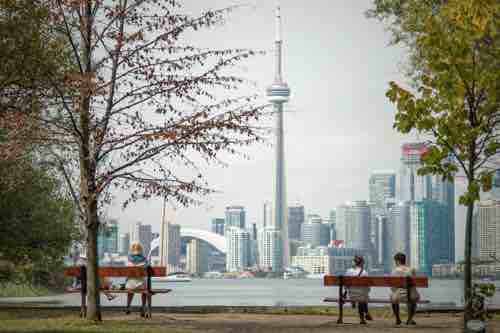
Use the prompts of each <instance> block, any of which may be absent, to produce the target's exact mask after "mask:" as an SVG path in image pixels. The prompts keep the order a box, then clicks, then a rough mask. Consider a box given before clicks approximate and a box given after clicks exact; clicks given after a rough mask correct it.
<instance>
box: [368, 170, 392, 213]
mask: <svg viewBox="0 0 500 333" xmlns="http://www.w3.org/2000/svg"><path fill="white" fill-rule="evenodd" d="M369 192H370V202H373V203H374V207H375V212H374V213H375V214H383V213H385V205H386V202H387V200H388V199H391V198H395V197H396V173H395V172H394V171H392V170H385V171H373V172H372V174H371V175H370V180H369Z"/></svg>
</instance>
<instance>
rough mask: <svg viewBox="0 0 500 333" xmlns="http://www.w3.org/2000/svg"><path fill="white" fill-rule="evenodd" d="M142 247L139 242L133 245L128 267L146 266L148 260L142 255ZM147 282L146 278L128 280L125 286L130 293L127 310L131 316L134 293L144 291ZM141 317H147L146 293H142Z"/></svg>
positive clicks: (128, 294)
mask: <svg viewBox="0 0 500 333" xmlns="http://www.w3.org/2000/svg"><path fill="white" fill-rule="evenodd" d="M142 252H143V250H142V245H141V243H139V242H134V243H132V246H131V247H130V255H129V256H128V263H127V266H135V267H137V266H142V267H144V266H146V264H147V260H146V257H144V256H143V254H142ZM144 287H145V281H144V278H129V279H127V283H126V284H125V288H127V290H129V291H130V292H129V293H127V309H126V310H125V313H126V314H130V304H132V300H133V299H134V291H136V290H137V289H144ZM141 301H142V303H141V304H142V306H141V317H144V316H145V312H144V308H145V306H146V293H144V292H143V293H141Z"/></svg>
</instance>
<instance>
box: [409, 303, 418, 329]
mask: <svg viewBox="0 0 500 333" xmlns="http://www.w3.org/2000/svg"><path fill="white" fill-rule="evenodd" d="M407 306H408V320H407V321H406V324H407V325H416V324H417V323H416V322H415V321H414V320H413V317H414V316H415V313H416V312H417V304H416V303H408V304H407Z"/></svg>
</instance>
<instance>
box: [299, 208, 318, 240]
mask: <svg viewBox="0 0 500 333" xmlns="http://www.w3.org/2000/svg"><path fill="white" fill-rule="evenodd" d="M321 226H322V220H321V217H320V216H319V215H316V214H309V215H308V216H307V220H306V222H305V223H303V224H302V232H301V234H302V242H303V243H304V245H309V246H311V247H316V246H320V245H321V231H322V230H321V229H322V228H321Z"/></svg>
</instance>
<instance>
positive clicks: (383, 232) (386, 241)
mask: <svg viewBox="0 0 500 333" xmlns="http://www.w3.org/2000/svg"><path fill="white" fill-rule="evenodd" d="M376 218H377V228H378V235H379V237H378V244H377V254H376V257H375V260H376V261H377V263H378V264H379V265H380V266H381V267H382V269H383V271H384V273H389V272H391V269H392V260H393V259H392V258H393V256H394V254H395V253H392V252H391V251H392V248H391V244H392V235H391V224H390V220H389V218H388V217H387V216H386V215H378V216H377V217H376Z"/></svg>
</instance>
